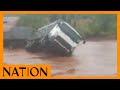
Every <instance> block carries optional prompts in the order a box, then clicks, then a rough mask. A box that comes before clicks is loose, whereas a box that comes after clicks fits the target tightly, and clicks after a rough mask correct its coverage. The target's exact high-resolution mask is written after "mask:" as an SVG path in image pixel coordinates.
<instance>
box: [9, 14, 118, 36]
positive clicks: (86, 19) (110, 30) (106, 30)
mask: <svg viewBox="0 0 120 90" xmlns="http://www.w3.org/2000/svg"><path fill="white" fill-rule="evenodd" d="M7 16H8V15H7ZM15 16H20V17H21V19H20V20H19V22H18V23H17V26H28V27H32V28H33V30H37V29H38V28H40V27H42V26H45V25H47V24H49V23H51V22H53V21H55V20H57V19H63V20H64V21H66V22H68V23H69V24H70V25H71V26H73V27H74V28H75V29H76V30H77V31H78V32H79V33H81V34H82V35H83V36H84V37H86V38H88V37H114V38H116V31H117V25H116V24H117V22H116V21H117V15H115V14H90V15H88V14H87V15H86V14H79V15H66V14H62V15H55V14H54V15H43V14H42V15H15Z"/></svg>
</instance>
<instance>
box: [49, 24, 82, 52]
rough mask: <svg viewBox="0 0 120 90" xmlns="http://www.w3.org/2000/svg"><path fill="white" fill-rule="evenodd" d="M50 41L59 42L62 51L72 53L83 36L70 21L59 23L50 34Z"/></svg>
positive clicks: (58, 45)
mask: <svg viewBox="0 0 120 90" xmlns="http://www.w3.org/2000/svg"><path fill="white" fill-rule="evenodd" d="M48 38H49V41H50V42H52V43H54V44H57V45H56V46H57V47H59V48H60V50H61V51H62V52H65V53H66V54H71V53H72V52H73V51H74V49H75V48H76V47H77V46H78V45H79V43H80V41H81V40H82V37H81V36H80V34H78V32H76V31H75V29H74V28H72V27H71V26H70V25H69V24H68V23H66V22H60V23H58V24H57V25H56V26H55V27H54V28H53V29H52V30H51V31H50V33H49V34H48Z"/></svg>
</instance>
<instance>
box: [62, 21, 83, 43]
mask: <svg viewBox="0 0 120 90" xmlns="http://www.w3.org/2000/svg"><path fill="white" fill-rule="evenodd" d="M60 28H61V30H62V31H63V32H64V33H65V34H66V35H68V36H69V37H70V38H71V39H72V40H73V41H74V42H76V43H77V44H78V43H79V41H80V40H81V38H80V36H79V35H78V34H77V33H76V32H74V31H73V30H72V29H71V28H70V27H69V26H68V25H66V24H65V23H62V25H60Z"/></svg>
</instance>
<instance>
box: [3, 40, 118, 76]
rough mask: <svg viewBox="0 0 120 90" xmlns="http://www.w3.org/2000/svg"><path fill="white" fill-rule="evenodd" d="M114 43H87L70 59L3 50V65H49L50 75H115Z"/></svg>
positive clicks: (22, 50) (23, 51)
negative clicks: (50, 67) (50, 68)
mask: <svg viewBox="0 0 120 90" xmlns="http://www.w3.org/2000/svg"><path fill="white" fill-rule="evenodd" d="M116 45H117V44H116V41H110V40H109V41H87V43H86V44H85V45H84V44H82V45H80V46H78V47H77V48H76V49H75V51H74V52H73V55H72V56H70V57H65V56H64V57H61V56H55V55H52V54H46V53H42V52H41V53H30V52H27V51H25V50H24V49H12V50H8V49H4V63H5V64H50V65H51V66H52V75H69V76H70V75H72V76H73V75H75V76H80V75H84V76H85V75H116V74H117V73H116V72H117V50H116V47H117V46H116Z"/></svg>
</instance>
